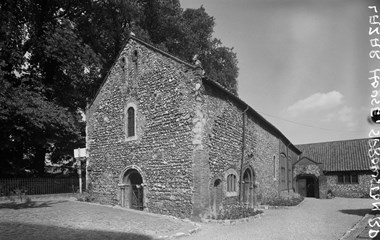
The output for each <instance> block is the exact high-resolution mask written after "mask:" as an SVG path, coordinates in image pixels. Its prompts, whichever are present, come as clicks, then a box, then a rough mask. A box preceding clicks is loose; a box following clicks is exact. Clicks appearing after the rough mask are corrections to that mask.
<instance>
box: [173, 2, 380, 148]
mask: <svg viewBox="0 0 380 240" xmlns="http://www.w3.org/2000/svg"><path fill="white" fill-rule="evenodd" d="M180 2H181V7H182V8H184V9H186V8H199V7H200V6H203V7H204V8H205V10H206V12H207V13H208V14H209V15H210V16H213V17H214V18H215V23H216V26H215V27H214V37H216V38H219V39H221V41H222V43H223V45H224V46H227V47H233V48H234V51H235V52H236V53H237V58H238V61H239V63H238V67H239V77H238V95H239V97H240V98H241V99H242V100H243V101H245V102H246V103H247V104H248V105H250V106H251V107H252V108H253V109H255V110H256V111H257V112H259V113H260V114H261V115H262V116H263V117H264V118H265V119H266V120H268V121H269V122H271V123H272V124H273V125H274V126H275V127H277V128H278V129H279V130H280V131H281V132H282V133H283V134H284V135H285V136H286V137H287V138H288V139H289V140H290V141H291V142H292V143H293V144H304V143H314V142H325V141H337V140H347V139H358V138H366V137H368V134H369V131H370V130H371V129H377V128H379V127H380V125H379V126H377V125H376V124H370V122H369V121H368V117H369V115H370V112H371V97H370V95H371V93H372V92H371V91H372V90H374V89H373V88H372V86H371V85H370V81H369V80H368V78H369V76H370V74H369V70H373V69H375V68H376V67H379V66H380V60H377V59H370V57H369V52H370V51H371V50H373V49H371V47H370V39H371V38H374V37H373V36H375V35H376V34H375V35H373V36H372V37H370V36H369V33H368V31H369V26H370V24H369V16H372V15H376V13H375V12H374V10H373V9H369V8H368V6H372V5H374V3H375V2H376V1H375V0H180ZM377 9H378V13H377V14H379V15H380V6H378V7H377ZM379 21H380V19H379Z"/></svg>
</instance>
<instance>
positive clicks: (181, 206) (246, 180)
mask: <svg viewBox="0 0 380 240" xmlns="http://www.w3.org/2000/svg"><path fill="white" fill-rule="evenodd" d="M86 117H87V146H86V147H87V150H88V154H89V157H88V163H87V176H88V181H89V185H90V186H89V188H90V189H91V190H92V192H93V193H94V194H96V195H97V197H98V199H101V201H103V202H107V203H113V204H120V205H121V206H124V207H127V208H135V209H141V210H144V211H150V212H154V213H162V214H169V215H174V216H178V217H209V216H211V215H215V214H217V213H218V212H220V211H222V210H225V209H228V208H230V207H232V206H234V205H238V204H245V205H246V206H250V207H254V206H255V205H257V204H258V203H259V202H260V201H263V200H265V199H266V198H270V197H273V196H277V195H279V194H281V193H288V192H292V191H293V185H294V183H293V168H292V163H293V162H296V161H297V160H298V158H299V155H300V154H301V152H300V151H299V150H298V149H297V147H295V146H294V145H293V144H292V143H291V142H290V141H289V140H288V139H287V138H286V137H285V136H284V135H283V134H282V133H281V132H280V131H279V130H278V129H277V128H276V127H274V126H273V125H272V124H271V123H269V122H268V121H266V120H265V119H264V118H263V117H262V116H260V115H259V114H258V113H257V112H256V111H255V110H253V109H252V108H251V107H250V106H248V105H247V104H246V103H244V102H243V101H242V100H241V99H239V98H238V97H236V96H234V95H233V94H231V93H230V92H228V91H227V90H225V89H224V88H223V87H221V86H220V85H219V84H217V83H216V82H214V81H212V80H210V79H208V78H207V77H205V76H204V75H203V70H202V69H201V68H200V67H199V66H197V65H191V64H188V63H186V62H183V61H182V60H180V59H177V58H175V57H173V56H171V55H169V54H168V53H165V52H163V51H161V50H159V49H156V48H155V47H153V46H151V45H149V44H147V43H145V42H143V41H141V40H139V39H137V38H134V37H130V38H129V39H128V41H127V43H126V45H125V46H124V48H123V49H122V51H121V53H120V54H119V56H118V57H117V59H116V61H115V63H114V65H113V66H112V68H111V69H110V71H109V73H108V75H107V76H106V78H105V81H104V82H103V84H102V86H101V87H100V89H99V91H98V93H97V95H96V97H95V99H94V100H93V102H92V103H91V104H90V106H89V107H88V109H87V113H86Z"/></svg>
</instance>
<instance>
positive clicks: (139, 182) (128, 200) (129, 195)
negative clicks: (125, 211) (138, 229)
mask: <svg viewBox="0 0 380 240" xmlns="http://www.w3.org/2000/svg"><path fill="white" fill-rule="evenodd" d="M121 191H122V206H124V207H128V208H132V209H137V210H143V209H144V188H143V178H142V176H141V174H140V173H139V171H137V170H136V169H129V170H127V171H126V172H125V173H124V176H123V184H122V185H121Z"/></svg>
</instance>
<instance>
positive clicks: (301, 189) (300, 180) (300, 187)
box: [296, 174, 319, 198]
mask: <svg viewBox="0 0 380 240" xmlns="http://www.w3.org/2000/svg"><path fill="white" fill-rule="evenodd" d="M296 183H297V184H296V188H297V189H296V190H297V192H298V193H299V194H300V195H301V196H303V197H315V198H319V182H318V178H317V177H316V176H315V175H313V174H300V175H298V176H297V178H296Z"/></svg>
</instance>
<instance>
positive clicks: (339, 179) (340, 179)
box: [338, 175, 344, 183]
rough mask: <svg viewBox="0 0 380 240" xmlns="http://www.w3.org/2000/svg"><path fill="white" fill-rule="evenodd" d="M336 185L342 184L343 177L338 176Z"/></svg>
mask: <svg viewBox="0 0 380 240" xmlns="http://www.w3.org/2000/svg"><path fill="white" fill-rule="evenodd" d="M338 183H344V181H343V175H338Z"/></svg>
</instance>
